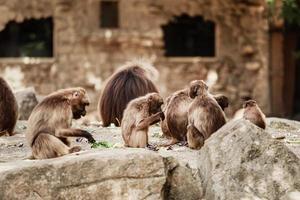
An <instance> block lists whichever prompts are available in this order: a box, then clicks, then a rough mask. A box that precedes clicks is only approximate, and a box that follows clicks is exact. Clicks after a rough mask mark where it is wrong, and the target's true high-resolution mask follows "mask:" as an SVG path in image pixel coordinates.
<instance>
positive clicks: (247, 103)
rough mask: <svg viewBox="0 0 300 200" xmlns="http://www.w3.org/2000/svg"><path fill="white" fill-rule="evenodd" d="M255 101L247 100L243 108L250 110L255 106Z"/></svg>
mask: <svg viewBox="0 0 300 200" xmlns="http://www.w3.org/2000/svg"><path fill="white" fill-rule="evenodd" d="M256 105H257V104H256V101H255V100H248V101H246V102H245V103H244V105H243V108H251V107H254V106H256Z"/></svg>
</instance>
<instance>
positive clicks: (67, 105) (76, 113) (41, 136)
mask: <svg viewBox="0 0 300 200" xmlns="http://www.w3.org/2000/svg"><path fill="white" fill-rule="evenodd" d="M88 105H89V100H88V96H87V94H86V91H85V90H84V89H83V88H69V89H64V90H58V91H57V92H54V93H52V94H50V95H48V96H47V97H46V98H45V99H43V101H41V102H40V103H39V104H38V105H37V106H36V107H35V108H34V110H33V111H32V113H31V115H30V117H29V119H28V128H27V132H26V139H27V141H28V143H29V145H30V147H31V149H32V156H33V158H35V159H46V158H55V157H59V156H63V155H66V154H69V153H73V152H77V151H79V150H80V147H78V146H75V147H70V142H69V141H68V137H85V138H87V139H88V141H89V142H94V141H95V140H94V138H93V136H92V135H91V134H90V133H88V132H87V131H84V130H81V129H73V128H71V124H72V119H79V118H80V117H81V116H84V115H85V114H86V110H85V107H86V106H88Z"/></svg>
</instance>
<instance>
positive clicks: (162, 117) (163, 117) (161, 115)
mask: <svg viewBox="0 0 300 200" xmlns="http://www.w3.org/2000/svg"><path fill="white" fill-rule="evenodd" d="M154 115H159V116H160V117H159V118H158V119H157V120H154V121H153V122H152V123H150V125H153V124H156V123H158V122H160V120H162V121H163V120H164V119H165V114H164V113H163V112H158V113H156V114H154Z"/></svg>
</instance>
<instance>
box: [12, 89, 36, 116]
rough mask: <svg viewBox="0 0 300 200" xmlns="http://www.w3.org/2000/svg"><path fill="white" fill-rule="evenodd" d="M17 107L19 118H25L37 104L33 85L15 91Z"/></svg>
mask: <svg viewBox="0 0 300 200" xmlns="http://www.w3.org/2000/svg"><path fill="white" fill-rule="evenodd" d="M15 96H16V99H17V102H18V107H19V120H27V119H28V118H29V116H30V114H31V112H32V110H33V109H34V107H35V106H36V105H37V104H38V100H37V97H36V92H35V90H34V88H33V87H30V88H25V89H22V90H18V91H16V92H15Z"/></svg>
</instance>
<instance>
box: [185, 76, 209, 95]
mask: <svg viewBox="0 0 300 200" xmlns="http://www.w3.org/2000/svg"><path fill="white" fill-rule="evenodd" d="M207 91H208V86H207V85H206V83H205V82H204V81H203V80H195V81H192V82H191V83H190V88H189V96H190V97H191V98H192V99H194V98H195V97H196V96H199V95H201V94H204V93H206V92H207Z"/></svg>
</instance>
